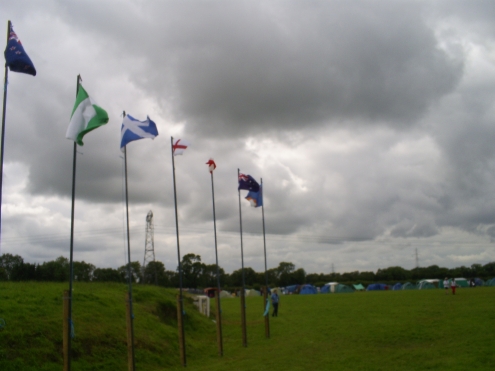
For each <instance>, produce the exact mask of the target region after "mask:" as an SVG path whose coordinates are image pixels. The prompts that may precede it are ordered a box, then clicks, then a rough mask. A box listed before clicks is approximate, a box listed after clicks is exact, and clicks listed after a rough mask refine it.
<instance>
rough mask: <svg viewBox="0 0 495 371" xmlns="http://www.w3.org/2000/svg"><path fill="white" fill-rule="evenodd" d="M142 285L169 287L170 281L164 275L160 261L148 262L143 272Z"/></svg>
mask: <svg viewBox="0 0 495 371" xmlns="http://www.w3.org/2000/svg"><path fill="white" fill-rule="evenodd" d="M142 283H146V284H151V285H158V286H164V287H167V286H170V279H169V277H168V276H167V274H166V273H165V265H164V264H163V263H162V262H160V261H153V262H149V263H148V264H147V265H146V267H144V270H143V280H142Z"/></svg>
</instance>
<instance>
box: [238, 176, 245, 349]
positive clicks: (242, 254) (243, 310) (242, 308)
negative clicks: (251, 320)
mask: <svg viewBox="0 0 495 371" xmlns="http://www.w3.org/2000/svg"><path fill="white" fill-rule="evenodd" d="M239 175H240V170H239V169H237V180H238V181H239ZM237 193H238V195H239V227H240V235H241V268H242V270H241V273H242V289H241V325H242V346H244V347H247V330H246V302H245V292H246V289H245V287H246V282H245V278H244V251H243V245H242V212H241V190H240V189H239V187H237Z"/></svg>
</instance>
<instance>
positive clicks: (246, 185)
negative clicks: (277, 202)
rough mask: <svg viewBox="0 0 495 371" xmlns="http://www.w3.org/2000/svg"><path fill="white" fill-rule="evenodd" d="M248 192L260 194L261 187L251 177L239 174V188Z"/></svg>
mask: <svg viewBox="0 0 495 371" xmlns="http://www.w3.org/2000/svg"><path fill="white" fill-rule="evenodd" d="M238 189H245V190H247V191H253V192H258V191H259V190H260V185H259V184H258V182H257V181H256V180H254V178H253V177H252V176H251V175H244V174H239V188H238Z"/></svg>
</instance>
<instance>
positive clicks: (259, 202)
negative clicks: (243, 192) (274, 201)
mask: <svg viewBox="0 0 495 371" xmlns="http://www.w3.org/2000/svg"><path fill="white" fill-rule="evenodd" d="M246 200H248V201H249V202H250V203H251V206H252V207H260V206H263V192H262V187H261V186H260V188H259V191H258V192H254V191H249V192H248V194H247V196H246Z"/></svg>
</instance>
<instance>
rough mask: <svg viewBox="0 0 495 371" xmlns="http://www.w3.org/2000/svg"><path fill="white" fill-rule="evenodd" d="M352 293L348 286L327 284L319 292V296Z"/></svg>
mask: <svg viewBox="0 0 495 371" xmlns="http://www.w3.org/2000/svg"><path fill="white" fill-rule="evenodd" d="M350 292H354V290H353V289H352V288H350V287H349V286H346V285H343V284H341V283H335V284H334V285H329V284H328V283H327V284H326V285H325V286H323V287H322V288H321V290H320V293H321V294H331V293H334V294H339V293H350Z"/></svg>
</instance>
